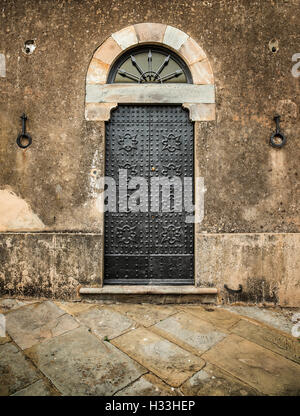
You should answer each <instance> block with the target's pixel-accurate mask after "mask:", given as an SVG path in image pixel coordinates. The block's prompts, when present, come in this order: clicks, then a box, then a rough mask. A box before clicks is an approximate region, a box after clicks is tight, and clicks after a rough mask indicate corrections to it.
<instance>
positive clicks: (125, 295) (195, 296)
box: [77, 285, 218, 304]
mask: <svg viewBox="0 0 300 416" xmlns="http://www.w3.org/2000/svg"><path fill="white" fill-rule="evenodd" d="M77 293H78V295H79V296H80V297H81V298H83V297H84V299H85V300H89V301H95V302H99V303H112V302H120V303H151V304H178V303H194V304H199V303H203V304H216V303H217V301H218V299H217V296H218V289H216V288H208V289H206V288H197V287H194V286H121V285H120V286H119V285H118V286H117V285H116V286H113V285H106V286H103V287H89V288H83V287H79V288H78V292H77Z"/></svg>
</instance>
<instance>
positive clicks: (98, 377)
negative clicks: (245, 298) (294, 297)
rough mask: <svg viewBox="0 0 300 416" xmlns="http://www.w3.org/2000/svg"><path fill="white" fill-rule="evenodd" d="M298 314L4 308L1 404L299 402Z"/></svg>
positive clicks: (38, 305)
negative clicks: (8, 400) (68, 399)
mask: <svg viewBox="0 0 300 416" xmlns="http://www.w3.org/2000/svg"><path fill="white" fill-rule="evenodd" d="M295 312H297V311H293V312H292V311H280V310H279V311H276V310H269V309H259V308H258V307H247V306H245V307H242V306H239V307H233V306H230V307H229V306H228V307H212V306H209V307H208V306H207V307H204V306H192V305H147V304H142V305H140V304H139V305H137V304H109V305H99V304H94V303H83V302H73V303H67V302H66V303H62V302H52V301H42V300H40V301H39V300H32V301H29V300H21V299H18V300H17V299H7V298H2V299H0V313H1V314H4V316H5V321H6V336H5V337H2V338H0V395H18V396H28V395H36V396H40V395H108V396H110V395H116V396H124V395H136V396H139V395H157V396H160V395H171V396H173V395H226V396H228V395H235V396H236V395H239V396H240V395H241V396H247V395H300V365H299V364H300V347H299V340H297V338H295V337H294V336H292V335H291V330H292V326H293V325H294V324H295V323H293V322H292V320H291V318H292V315H293V314H294V313H295ZM298 312H299V311H298ZM0 317H1V315H0Z"/></svg>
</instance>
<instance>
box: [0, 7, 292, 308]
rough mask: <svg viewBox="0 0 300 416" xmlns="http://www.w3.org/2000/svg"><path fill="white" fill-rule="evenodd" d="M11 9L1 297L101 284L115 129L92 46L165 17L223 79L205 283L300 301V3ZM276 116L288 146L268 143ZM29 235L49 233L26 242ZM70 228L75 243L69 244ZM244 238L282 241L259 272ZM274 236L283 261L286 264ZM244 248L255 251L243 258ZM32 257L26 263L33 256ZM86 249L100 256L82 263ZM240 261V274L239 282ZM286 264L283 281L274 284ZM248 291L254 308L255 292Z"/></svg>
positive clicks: (2, 72)
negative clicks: (298, 63) (88, 101)
mask: <svg viewBox="0 0 300 416" xmlns="http://www.w3.org/2000/svg"><path fill="white" fill-rule="evenodd" d="M0 5H1V8H0V54H2V55H1V59H0V67H1V68H0V93H1V94H0V143H1V146H0V167H1V174H0V232H2V233H3V234H2V236H1V241H2V242H1V250H0V255H1V256H2V258H1V266H0V282H1V283H0V284H1V288H2V291H4V292H5V291H6V290H9V291H14V290H15V291H16V293H21V292H22V290H23V289H22V288H25V287H28V289H26V290H25V289H24V290H23V293H30V294H39V295H40V294H43V293H44V294H45V295H48V296H49V295H51V296H69V294H70V296H71V294H74V293H75V292H74V290H75V289H74V288H75V286H76V285H77V283H79V284H87V285H88V284H95V282H96V281H97V279H99V282H100V279H101V264H100V263H101V261H100V260H101V253H102V245H101V244H102V243H101V241H102V216H101V214H100V212H99V206H98V202H97V201H98V199H97V198H98V188H97V183H96V181H95V173H94V172H95V171H96V172H97V175H101V174H102V173H103V172H102V169H103V154H101V152H99V149H101V148H102V147H103V141H104V131H103V123H97V122H91V121H86V120H85V116H84V105H85V79H86V72H87V69H88V66H89V63H90V60H91V58H92V56H93V53H94V51H95V50H96V49H97V47H99V45H100V44H101V43H102V42H104V40H105V39H107V38H108V37H109V36H110V35H111V34H112V33H115V32H117V31H119V30H120V29H122V28H123V27H127V26H128V25H131V24H136V23H141V22H157V23H163V24H169V25H171V26H174V27H176V28H179V29H181V30H182V31H184V32H185V33H187V34H188V35H190V36H191V37H193V38H194V39H195V41H197V42H198V44H199V45H200V46H201V47H202V48H203V50H204V51H205V53H206V55H207V57H208V59H209V61H210V64H211V66H212V69H213V73H214V77H215V85H216V103H217V111H216V114H217V120H216V122H199V123H197V124H196V138H197V140H196V144H195V145H196V148H197V153H198V155H199V158H198V166H197V167H196V168H197V172H198V173H199V174H200V175H201V176H203V177H204V180H205V186H206V189H207V191H206V194H205V217H204V221H203V223H202V224H201V225H199V226H197V233H198V236H197V239H200V240H201V241H206V240H205V239H207V241H209V242H210V243H209V244H206V246H205V247H203V244H202V243H201V244H197V250H198V252H197V253H198V254H197V253H196V254H197V255H199V261H198V263H199V262H200V261H201V269H198V268H197V271H196V272H197V284H199V285H202V283H203V284H204V283H205V282H206V281H207V274H206V272H205V271H204V269H203V268H204V265H205V264H207V267H208V268H210V281H211V282H212V284H214V285H218V287H220V288H222V287H223V284H224V283H227V284H228V286H231V287H233V288H235V289H236V288H237V285H238V283H244V284H245V282H246V281H249V282H250V281H251V279H252V281H253V282H255V281H256V282H258V280H259V281H260V282H261V281H266V282H268V285H269V286H270V285H271V286H272V287H274V293H275V292H276V293H277V295H276V298H275V297H274V298H272V301H276V302H279V303H281V304H285V305H295V303H297V301H298V300H297V299H299V298H298V297H297V296H298V295H297V291H298V293H299V290H300V289H299V286H300V282H299V280H300V276H299V275H300V271H299V264H298V265H297V261H298V260H297V250H298V252H299V239H297V237H298V235H297V233H299V229H300V216H299V213H300V204H299V176H300V168H299V159H300V146H299V137H300V122H299V106H300V95H299V80H300V77H299V78H296V77H294V76H293V75H292V72H291V71H292V67H293V65H294V64H295V62H292V56H293V55H294V54H295V53H298V52H300V50H299V45H300V30H299V29H300V23H299V22H300V7H299V5H300V2H299V0H290V1H284V0H260V1H252V2H249V1H248V0H231V1H225V0H224V1H222V0H214V1H213V0H211V1H201V2H200V1H183V0H176V1H174V0H165V1H156V0H155V1H153V0H151V1H150V0H143V1H139V0H134V1H133V0H123V1H120V0H117V1H114V0H109V1H108V0H101V1H100V0H97V1H94V0H85V1H79V0H77V1H75V0H74V1H55V0H27V1H26V2H24V1H22V0H11V1H3V0H2V1H1V0H0ZM27 40H34V41H35V45H36V49H35V50H34V52H33V53H32V54H30V55H26V54H25V53H24V52H23V48H24V42H25V41H27ZM274 45H275V51H272V47H274ZM23 112H25V113H26V114H27V115H28V117H29V121H28V124H27V127H28V132H29V133H30V134H31V135H32V138H33V143H32V145H31V146H30V147H29V148H28V149H25V150H22V149H20V148H19V147H17V145H16V138H17V135H18V133H19V132H20V128H21V126H20V118H19V117H20V116H21V114H22V113H23ZM276 113H279V114H280V115H281V116H282V122H281V126H282V129H283V130H284V132H285V134H286V136H287V139H288V140H287V144H286V146H285V147H283V148H282V149H280V150H277V149H274V148H272V147H270V146H269V144H268V140H269V136H270V134H271V132H273V131H274V129H275V125H274V121H273V117H274V115H275V114H276ZM28 231H29V232H37V234H30V236H28V235H26V234H22V232H28ZM11 232H16V233H17V234H16V235H15V236H14V235H13V234H7V233H11ZM38 232H39V233H38ZM41 232H43V233H45V234H41ZM55 232H59V234H58V235H57V236H56V235H55V234H52V233H55ZM63 232H69V233H70V232H71V234H66V235H65V237H64V234H63ZM76 232H80V233H84V235H88V236H89V237H88V238H89V239H94V241H95V243H94V244H93V243H92V242H91V241H89V246H88V247H89V248H87V249H86V251H84V250H83V251H82V247H81V245H80V244H83V243H82V242H83V241H85V242H86V240H85V238H84V237H83V235H81V237H80V234H79V236H78V235H77V234H76ZM47 233H49V234H47ZM206 233H207V236H206ZM243 233H247V234H249V233H255V235H257V234H258V233H259V234H261V233H271V236H269V235H268V234H267V235H266V236H260V237H257V238H259V243H258V245H259V247H264V246H265V247H266V248H265V250H262V251H260V254H259V256H260V257H259V258H260V260H259V261H258V263H257V264H262V265H263V266H262V267H261V269H260V272H258V271H257V270H254V268H253V267H254V266H253V267H252V266H251V267H248V263H247V258H248V254H247V253H248V252H247V250H249V253H252V248H251V247H253V244H254V243H253V238H254V239H255V238H256V237H255V236H251V235H249V241H250V242H249V243H247V244H245V243H244V239H245V237H240V236H241V234H243ZM290 233H292V234H290ZM210 234H213V235H212V236H210ZM219 234H220V235H219ZM276 234H278V236H276ZM283 234H285V236H284V237H281V236H282V235H283ZM218 235H219V236H218ZM33 236H35V237H33ZM273 236H274V239H276V250H277V251H276V252H279V253H280V255H279V257H277V258H276V260H274V261H273V259H274V258H273V256H272V247H273V244H274V243H273V242H272V241H273V240H272V239H273ZM64 238H65V239H67V240H68V241H69V243H68V244H69V245H68V244H66V245H65V248H64V249H63V250H61V248H58V246H57V245H55V244H56V243H55V241H58V240H59V239H64ZM56 239H58V240H56ZM70 239H71V240H70ZM48 240H49V241H48ZM271 240H272V241H271ZM7 241H12V243H11V244H12V246H8V245H7V244H8V243H7ZM44 241H47V243H44ZM70 241H71V242H70ZM197 241H198V240H197ZM233 241H234V244H233V243H232V242H233ZM290 241H292V243H291V244H290V243H289V242H290ZM79 242H80V243H79ZM9 244H10V243H9ZM31 244H33V246H31ZM227 244H228V245H227ZM231 245H232V250H233V253H231V256H224V254H222V256H223V257H222V258H223V263H222V264H220V265H219V271H218V270H215V269H214V266H213V265H214V264H215V258H216V256H219V254H218V253H220V250H221V251H222V250H223V251H222V253H225V252H228V247H231ZM240 245H241V246H242V247H244V248H243V253H244V254H243V255H242V256H238V257H237V258H236V259H235V257H234V251H235V250H236V247H239V246H240ZM46 246H47V247H48V248H47V250H48V249H49V250H54V248H53V247H54V246H55V247H56V248H55V250H54V251H55V253H63V254H61V256H58V254H55V255H54V254H53V253H54V251H52V254H51V255H49V256H48V254H47V250H46V249H45V250H46V251H45V252H44V251H43V250H42V249H41V247H46ZM68 247H72V248H69V249H68ZM247 247H248V249H247ZM97 250H98V252H97ZM224 250H225V251H224ZM226 250H227V251H226ZM260 250H261V249H260ZM24 251H25V252H27V251H28V256H25V257H24V258H25V260H24V258H23V260H22V255H21V253H24ZM76 253H77V254H78V256H79V257H78V258H79V259H80V258H82V257H81V256H83V255H84V256H86V257H87V256H88V259H89V261H87V259H86V258H84V261H83V262H79V263H78V262H77V261H76V262H74V261H72V259H74V258H75V257H76ZM97 253H99V256H98V255H97ZM268 253H269V254H268ZM30 254H31V255H30ZM249 255H250V254H249ZM286 256H289V260H288V261H289V265H290V266H289V267H292V266H291V265H292V264H293V262H294V263H295V267H294V271H293V272H286V268H285V264H286ZM47 257H49V258H48V259H47ZM298 257H299V256H298ZM33 258H34V259H35V262H34V263H32V261H33V260H32V259H33ZM99 258H100V260H99ZM26 259H27V260H26ZM29 259H30V260H29ZM50 259H51V260H50ZM20 262H21V263H20ZM22 262H25V263H22ZM26 262H27V263H26ZM48 262H52V263H51V265H50V264H48ZM57 262H59V263H60V264H61V268H60V269H59V266H58V265H57ZM235 262H239V263H238V267H237V270H241V273H240V274H239V273H236V272H234V273H233V270H236V269H234V266H235ZM233 263H234V264H233ZM20 264H26V267H24V270H27V271H28V276H31V278H32V276H33V275H34V276H36V277H34V278H32V279H31V281H30V284H29V283H28V285H27V286H26V281H27V282H28V279H27V278H26V277H25V275H24V278H21V276H23V275H21V274H20V273H21V272H20V270H21V268H22V267H21V266H20ZM199 264H200V263H199ZM253 264H256V257H254V258H253ZM276 265H278V267H277V266H276ZM255 267H256V266H255ZM257 267H260V266H257ZM275 269H278V270H281V274H282V276H281V277H280V276H279V275H278V278H276V279H273V277H272V276H273V274H274V270H275ZM51 270H52V271H51ZM53 270H54V271H53ZM199 270H200V271H201V270H202V272H203V273H204V274H203V275H201V273H200V271H199ZM220 270H222V272H220ZM51 273H52V274H51ZM79 275H80V277H78V276H79ZM201 276H202V277H201ZM216 276H217V277H216ZM232 276H234V278H233V277H232ZM22 279H23V280H22ZM26 279H27V280H26ZM59 279H61V281H60V280H59ZM255 279H256V280H255ZM257 279H258V280H257ZM54 281H55V283H54ZM13 282H14V283H13ZM273 282H275V283H274V285H275V286H274V285H273ZM257 284H259V285H260V286H261V284H260V283H257ZM22 285H23V286H22ZM58 286H60V288H58ZM248 286H249V284H248ZM250 286H251V285H250ZM250 286H249V287H250ZM285 286H287V287H288V294H287V292H285V291H284V288H285ZM246 293H248V295H247V296H246V298H248V299H249V300H255V289H254V288H253V289H251V290H250V289H249V290H247V291H246ZM246 298H245V299H244V300H247V299H246ZM256 300H259V299H258V298H256ZM265 300H267V299H265Z"/></svg>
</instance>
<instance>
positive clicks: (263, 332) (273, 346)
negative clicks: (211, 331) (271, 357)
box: [232, 320, 300, 364]
mask: <svg viewBox="0 0 300 416" xmlns="http://www.w3.org/2000/svg"><path fill="white" fill-rule="evenodd" d="M232 332H233V333H234V334H236V335H240V336H241V337H243V338H246V339H248V340H249V341H252V342H255V343H256V344H258V345H261V346H262V347H265V348H267V349H269V350H271V351H274V352H276V353H277V354H280V355H283V356H284V357H287V358H289V359H291V360H293V361H295V362H297V363H299V364H300V343H299V340H297V338H293V337H292V336H287V335H285V334H284V333H283V332H280V331H277V330H275V329H272V328H269V327H266V326H262V325H259V324H257V323H254V322H248V321H244V320H241V321H239V322H238V323H237V325H236V326H235V327H234V328H233V329H232Z"/></svg>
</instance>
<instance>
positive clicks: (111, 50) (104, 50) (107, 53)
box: [94, 36, 122, 65]
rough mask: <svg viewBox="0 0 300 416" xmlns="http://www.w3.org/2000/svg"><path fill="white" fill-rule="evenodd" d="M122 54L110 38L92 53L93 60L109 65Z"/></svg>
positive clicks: (118, 46)
mask: <svg viewBox="0 0 300 416" xmlns="http://www.w3.org/2000/svg"><path fill="white" fill-rule="evenodd" d="M121 52H122V49H121V47H120V45H118V43H117V42H116V41H115V39H113V38H112V37H111V36H110V37H109V38H108V39H106V41H105V42H104V43H103V44H102V45H101V46H99V48H98V49H97V50H96V52H95V53H94V58H96V59H99V61H102V62H104V63H105V64H108V65H111V63H112V62H113V61H114V60H115V58H116V57H117V56H118V55H119V54H120V53H121Z"/></svg>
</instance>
